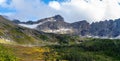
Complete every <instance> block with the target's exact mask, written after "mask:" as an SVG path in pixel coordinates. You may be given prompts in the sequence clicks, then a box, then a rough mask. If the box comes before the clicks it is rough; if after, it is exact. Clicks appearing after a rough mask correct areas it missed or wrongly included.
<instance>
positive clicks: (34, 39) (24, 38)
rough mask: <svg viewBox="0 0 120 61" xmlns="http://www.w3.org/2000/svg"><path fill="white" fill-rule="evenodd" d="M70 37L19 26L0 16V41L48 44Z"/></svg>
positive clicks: (61, 41) (67, 39)
mask: <svg viewBox="0 0 120 61" xmlns="http://www.w3.org/2000/svg"><path fill="white" fill-rule="evenodd" d="M70 39H72V40H73V41H75V40H77V39H75V38H73V36H70V35H61V34H53V33H45V32H42V31H38V30H35V29H30V28H26V27H23V26H19V25H18V24H16V23H13V22H12V21H10V20H8V19H6V18H5V17H3V16H0V43H10V44H20V45H22V44H23V45H50V44H59V43H64V42H66V41H69V40H70Z"/></svg>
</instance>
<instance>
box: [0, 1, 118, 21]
mask: <svg viewBox="0 0 120 61" xmlns="http://www.w3.org/2000/svg"><path fill="white" fill-rule="evenodd" d="M86 1H87V2H86ZM119 3H120V0H102V1H100V0H0V15H6V16H8V17H10V18H13V19H19V20H21V21H28V20H33V21H36V20H38V19H42V18H46V17H51V16H54V15H58V14H59V15H61V16H62V17H64V19H65V21H66V22H76V21H81V20H87V21H88V22H95V21H101V20H106V19H118V18H120V5H119Z"/></svg>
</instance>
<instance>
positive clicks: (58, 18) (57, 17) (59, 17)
mask: <svg viewBox="0 0 120 61" xmlns="http://www.w3.org/2000/svg"><path fill="white" fill-rule="evenodd" d="M53 18H54V19H55V20H56V21H64V18H63V17H62V16H61V15H55V16H54V17H53Z"/></svg>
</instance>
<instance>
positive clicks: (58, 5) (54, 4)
mask: <svg viewBox="0 0 120 61" xmlns="http://www.w3.org/2000/svg"><path fill="white" fill-rule="evenodd" d="M49 6H50V7H52V8H54V9H56V10H59V9H60V4H59V2H57V1H52V2H50V3H49Z"/></svg>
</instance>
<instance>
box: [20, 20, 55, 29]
mask: <svg viewBox="0 0 120 61" xmlns="http://www.w3.org/2000/svg"><path fill="white" fill-rule="evenodd" d="M55 21H56V20H54V19H48V20H47V21H43V22H40V23H38V24H18V25H20V26H23V27H27V28H31V29H35V28H37V26H38V25H42V24H44V23H46V22H55Z"/></svg>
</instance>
